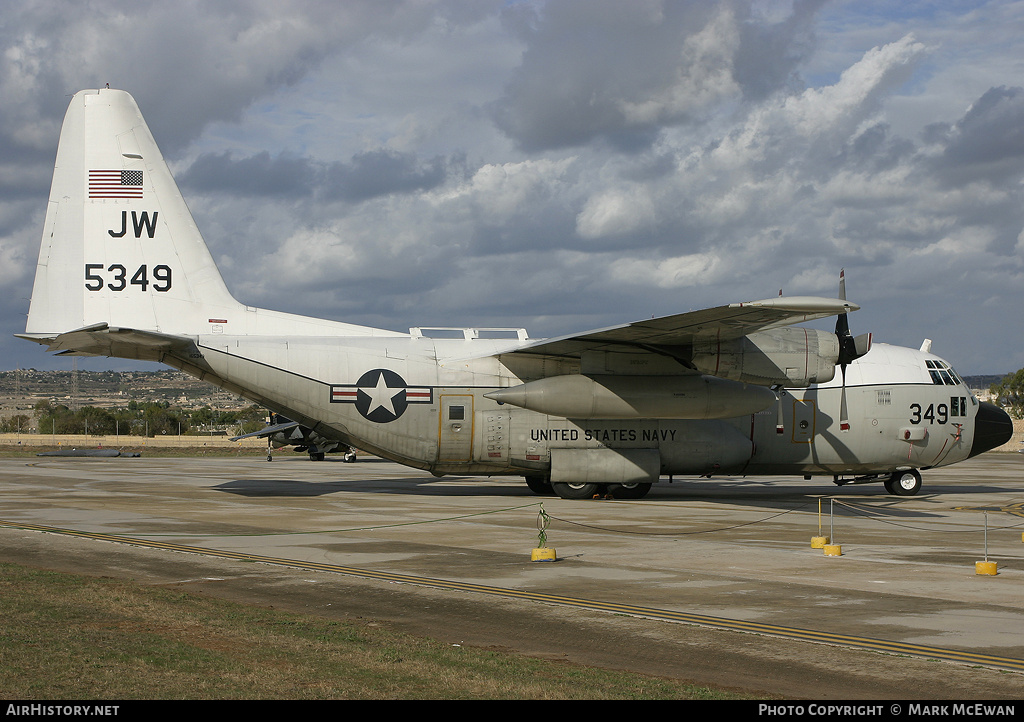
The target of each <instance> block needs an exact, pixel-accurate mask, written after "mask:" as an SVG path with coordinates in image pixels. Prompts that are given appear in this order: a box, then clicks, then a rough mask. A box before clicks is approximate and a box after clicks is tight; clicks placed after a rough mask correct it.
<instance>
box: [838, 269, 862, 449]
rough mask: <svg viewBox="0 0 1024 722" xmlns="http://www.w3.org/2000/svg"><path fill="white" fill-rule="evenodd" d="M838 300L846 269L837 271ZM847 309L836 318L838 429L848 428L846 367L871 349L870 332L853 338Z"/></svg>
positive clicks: (842, 294)
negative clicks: (839, 375)
mask: <svg viewBox="0 0 1024 722" xmlns="http://www.w3.org/2000/svg"><path fill="white" fill-rule="evenodd" d="M839 300H840V301H845V300H846V269H845V268H844V269H840V271H839ZM848 315H849V311H843V312H842V313H840V314H839V316H838V317H837V318H836V336H838V337H839V359H838V363H839V369H840V371H841V372H842V374H843V390H842V396H841V397H840V403H839V430H840V431H849V430H850V417H849V414H848V412H847V408H846V367H847V366H848V365H849V364H851V363H853V362H854V361H855V360H857V359H859V358H860V357H861V356H863V355H864V354H866V353H867V352H868V351H870V350H871V334H870V333H865V334H862V335H860V336H857V337H856V338H854V336H853V334H852V333H850V321H849V319H848V318H847V316H848Z"/></svg>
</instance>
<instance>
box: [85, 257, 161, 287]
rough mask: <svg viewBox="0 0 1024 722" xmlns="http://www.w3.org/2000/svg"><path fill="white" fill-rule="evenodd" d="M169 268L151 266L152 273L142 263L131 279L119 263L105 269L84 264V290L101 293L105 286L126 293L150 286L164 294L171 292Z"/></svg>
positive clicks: (99, 265)
mask: <svg viewBox="0 0 1024 722" xmlns="http://www.w3.org/2000/svg"><path fill="white" fill-rule="evenodd" d="M171 279H172V273H171V267H170V266H165V265H163V264H160V265H158V266H153V268H152V271H150V270H149V268H148V266H147V265H146V264H145V263H143V264H142V265H141V266H139V267H138V269H137V270H136V271H135V273H133V274H132V276H131V278H129V277H128V269H127V268H125V267H124V266H123V265H121V264H120V263H111V264H110V265H109V266H107V267H106V269H104V268H103V264H102V263H86V264H85V288H86V290H88V291H101V290H103V287H104V286H106V287H107V288H109V289H110V290H111V291H126V290H131V289H132V288H133V287H134V288H136V289H138V290H140V291H146V290H148V289H149V287H150V285H152V286H153V290H154V291H159V292H161V293H164V292H166V291H170V290H171V283H172V280H171Z"/></svg>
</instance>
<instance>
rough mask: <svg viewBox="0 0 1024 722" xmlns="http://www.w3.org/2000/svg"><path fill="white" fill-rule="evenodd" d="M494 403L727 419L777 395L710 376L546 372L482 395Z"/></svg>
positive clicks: (576, 413)
mask: <svg viewBox="0 0 1024 722" xmlns="http://www.w3.org/2000/svg"><path fill="white" fill-rule="evenodd" d="M484 396H486V397H487V398H489V399H493V400H495V401H497V402H498V403H505V404H512V405H513V406H519V407H522V408H524V409H529V410H531V411H537V412H539V413H542V414H549V415H551V416H563V417H566V418H570V419H636V418H643V419H727V418H732V417H734V416H746V415H749V414H756V413H757V412H758V411H763V410H764V409H766V408H768V407H769V406H771V405H772V404H774V403H775V402H776V400H777V397H776V396H775V393H774V392H773V391H772V390H771V389H768V388H765V387H763V386H752V385H749V384H744V383H739V382H736V381H729V380H727V379H722V378H716V377H714V376H701V375H697V374H693V375H687V376H612V375H608V376H603V375H583V374H572V375H566V376H549V377H547V378H543V379H539V380H537V381H529V382H527V383H525V384H522V385H520V386H513V387H510V388H507V389H501V390H499V391H492V392H490V393H488V394H484Z"/></svg>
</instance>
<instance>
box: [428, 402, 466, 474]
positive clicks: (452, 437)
mask: <svg viewBox="0 0 1024 722" xmlns="http://www.w3.org/2000/svg"><path fill="white" fill-rule="evenodd" d="M472 458H473V396H472V395H471V394H445V393H442V394H441V422H440V428H439V431H438V456H437V460H438V461H441V462H445V461H470V460H471V459H472Z"/></svg>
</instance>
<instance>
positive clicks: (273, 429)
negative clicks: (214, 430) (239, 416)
mask: <svg viewBox="0 0 1024 722" xmlns="http://www.w3.org/2000/svg"><path fill="white" fill-rule="evenodd" d="M296 426H299V422H298V421H289V422H288V423H286V424H274V425H272V426H265V427H264V428H262V429H260V430H259V431H253V432H252V433H251V434H242V435H241V436H232V437H231V440H232V441H238V440H239V439H251V438H252V437H254V436H258V437H260V438H265V437H267V436H273V435H274V434H276V433H278V432H280V431H288V429H294V428H295V427H296Z"/></svg>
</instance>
